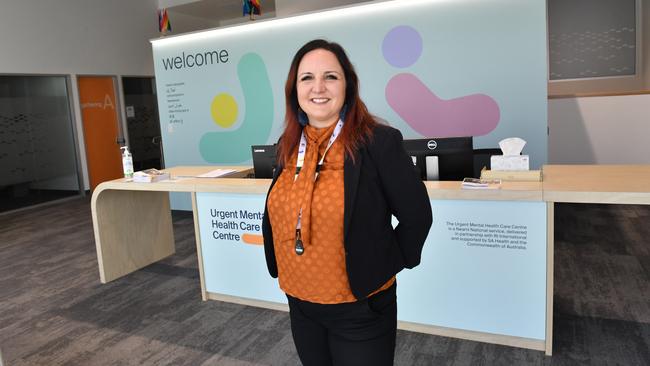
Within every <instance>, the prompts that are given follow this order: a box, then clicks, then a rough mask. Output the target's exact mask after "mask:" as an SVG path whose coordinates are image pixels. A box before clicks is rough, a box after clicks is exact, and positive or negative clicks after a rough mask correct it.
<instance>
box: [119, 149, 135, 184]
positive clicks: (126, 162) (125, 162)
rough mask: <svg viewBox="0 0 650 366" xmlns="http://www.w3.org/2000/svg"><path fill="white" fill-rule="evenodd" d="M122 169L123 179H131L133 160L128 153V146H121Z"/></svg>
mask: <svg viewBox="0 0 650 366" xmlns="http://www.w3.org/2000/svg"><path fill="white" fill-rule="evenodd" d="M120 149H124V151H123V152H122V169H124V178H133V158H132V157H131V153H130V152H129V147H128V146H122V147H120Z"/></svg>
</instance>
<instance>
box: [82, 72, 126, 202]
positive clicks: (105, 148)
mask: <svg viewBox="0 0 650 366" xmlns="http://www.w3.org/2000/svg"><path fill="white" fill-rule="evenodd" d="M77 81H78V85H79V103H80V106H81V117H82V119H83V130H84V143H85V146H86V161H87V166H88V178H89V180H90V190H91V191H92V190H94V189H95V187H97V185H99V184H100V183H102V182H105V181H108V180H112V179H117V178H120V177H122V176H123V171H122V158H121V152H120V145H119V141H123V138H122V134H121V133H120V132H121V131H120V128H119V119H118V113H117V110H118V109H117V103H116V101H117V99H116V98H115V95H116V93H115V80H114V78H113V77H111V76H80V77H78V79H77Z"/></svg>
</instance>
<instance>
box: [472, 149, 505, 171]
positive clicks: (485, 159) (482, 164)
mask: <svg viewBox="0 0 650 366" xmlns="http://www.w3.org/2000/svg"><path fill="white" fill-rule="evenodd" d="M492 155H501V149H474V178H480V177H481V170H483V169H484V168H485V169H490V157H491V156H492Z"/></svg>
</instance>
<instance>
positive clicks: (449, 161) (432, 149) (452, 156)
mask: <svg viewBox="0 0 650 366" xmlns="http://www.w3.org/2000/svg"><path fill="white" fill-rule="evenodd" d="M404 149H405V150H406V153H407V154H408V155H410V156H411V157H412V158H413V159H414V162H413V163H414V165H415V166H416V168H417V169H418V170H419V173H420V177H421V178H422V179H423V180H427V175H428V176H429V178H430V179H433V180H435V179H436V176H437V178H438V180H463V178H466V177H472V176H474V157H473V150H474V146H473V142H472V137H471V136H468V137H448V138H430V139H417V140H404ZM428 156H437V160H438V162H437V169H436V167H435V166H433V165H434V164H435V161H434V159H429V163H430V164H429V166H428V167H427V159H426V157H428ZM427 168H428V169H427Z"/></svg>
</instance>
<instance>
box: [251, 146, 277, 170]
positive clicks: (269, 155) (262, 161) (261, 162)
mask: <svg viewBox="0 0 650 366" xmlns="http://www.w3.org/2000/svg"><path fill="white" fill-rule="evenodd" d="M276 150H277V145H253V146H251V151H252V153H253V171H254V173H255V178H273V171H274V170H275V167H276V165H277V158H276V155H275V154H276Z"/></svg>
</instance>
